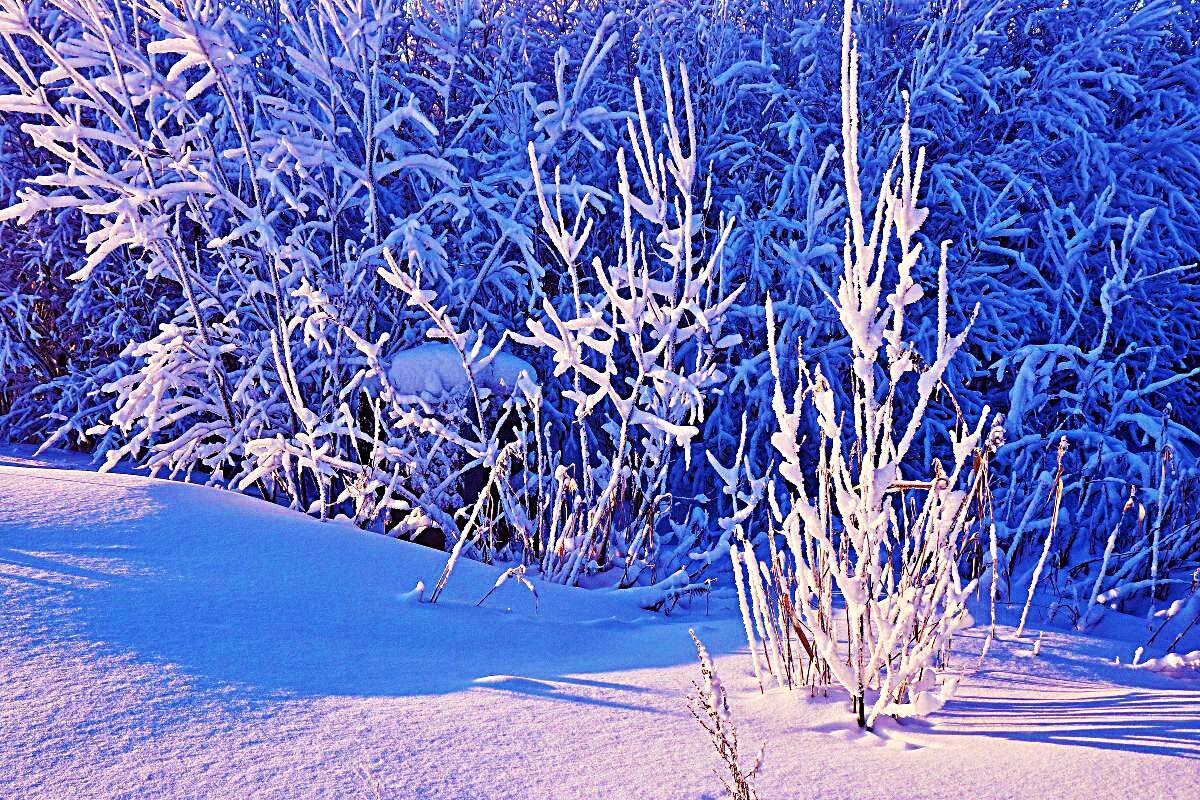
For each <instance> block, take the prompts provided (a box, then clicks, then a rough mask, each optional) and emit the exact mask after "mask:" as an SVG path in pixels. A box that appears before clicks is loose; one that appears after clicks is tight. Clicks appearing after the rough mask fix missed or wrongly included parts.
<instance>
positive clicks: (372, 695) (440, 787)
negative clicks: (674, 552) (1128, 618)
mask: <svg viewBox="0 0 1200 800" xmlns="http://www.w3.org/2000/svg"><path fill="white" fill-rule="evenodd" d="M30 460H37V461H39V462H40V463H39V464H38V465H37V466H7V465H0V797H4V798H10V797H21V798H59V797H88V798H109V797H138V798H141V797H273V798H274V797H304V798H311V797H373V796H379V797H384V798H431V799H432V798H436V799H437V800H455V799H457V798H603V799H604V800H614V798H624V797H637V798H645V799H646V800H650V799H652V798H653V799H657V798H663V799H664V800H679V799H682V798H716V797H718V796H719V791H718V784H717V782H716V779H715V778H714V777H713V775H712V773H711V769H712V767H714V766H715V763H714V761H713V757H712V753H711V751H710V749H709V744H708V742H707V741H706V740H705V739H704V738H703V737H702V736H701V735H698V732H699V729H698V726H697V725H696V723H695V722H694V720H692V719H691V717H690V716H689V715H688V713H687V711H686V708H685V704H684V695H685V693H686V692H687V691H688V690H689V689H690V686H691V681H692V680H693V679H695V678H697V676H698V672H697V669H696V662H695V651H694V649H693V646H692V643H691V640H690V639H689V637H688V634H687V630H688V627H694V628H695V629H696V631H697V634H698V635H699V636H700V637H701V639H702V640H703V641H704V643H705V644H706V645H707V646H708V648H709V649H710V651H712V652H713V654H714V655H716V663H717V667H718V669H719V670H720V673H721V677H722V680H723V683H724V686H725V688H726V690H727V691H728V692H729V695H730V704H731V709H732V711H733V714H734V717H735V719H736V720H737V722H738V725H739V733H740V735H741V737H742V739H743V741H744V746H745V747H746V749H747V750H748V751H752V750H754V749H756V748H757V747H758V745H759V744H761V743H763V742H765V743H766V765H765V767H764V771H763V774H762V776H761V779H760V780H759V791H760V794H761V795H762V797H763V798H765V799H766V800H772V799H775V798H795V797H821V798H842V797H845V798H856V800H865V799H867V798H876V797H878V798H889V800H896V799H897V798H929V797H951V796H962V795H963V793H964V792H969V793H970V796H971V797H972V798H991V797H995V798H1011V797H1023V798H1038V797H1045V798H1075V797H1078V798H1085V797H1086V798H1103V797H1112V796H1115V795H1119V796H1122V797H1129V798H1156V797H1196V796H1200V768H1197V764H1200V683H1197V682H1196V679H1195V675H1194V673H1193V674H1192V676H1191V677H1186V676H1185V677H1182V678H1178V677H1176V678H1172V677H1168V676H1166V675H1162V674H1158V673H1155V672H1153V671H1150V670H1142V669H1133V668H1130V667H1127V666H1123V664H1125V663H1127V662H1128V660H1129V655H1128V654H1130V653H1131V652H1132V650H1133V647H1134V646H1135V645H1134V640H1135V638H1136V634H1131V635H1130V641H1129V642H1124V641H1109V640H1102V639H1097V638H1092V637H1083V636H1078V635H1073V634H1055V633H1051V632H1048V633H1046V634H1045V636H1044V637H1043V639H1042V642H1041V645H1040V647H1039V651H1040V654H1039V655H1038V656H1036V657H1035V656H1034V655H1033V648H1032V638H1031V637H1027V638H1026V639H1025V640H1024V641H1022V642H1014V641H1013V640H1012V638H1011V637H1012V631H1011V629H1002V636H1001V640H1000V641H998V642H997V643H996V644H995V645H993V647H992V649H991V653H990V655H989V656H988V659H987V661H986V662H985V663H984V665H983V668H982V670H981V671H980V672H978V673H977V674H976V675H975V677H974V678H972V679H971V680H970V681H968V682H967V683H966V684H965V685H964V687H963V689H962V690H961V692H960V695H959V697H958V698H957V699H956V700H954V701H953V702H952V703H951V704H950V705H949V706H947V708H946V709H945V710H943V711H942V712H941V713H939V714H938V715H937V716H935V717H934V718H933V719H932V720H931V721H930V722H929V723H921V724H906V725H904V726H902V727H901V726H897V725H895V724H893V723H890V722H889V721H888V720H887V719H886V718H885V719H884V720H882V721H881V722H880V725H879V726H878V731H877V733H875V734H861V733H859V732H858V731H857V730H855V729H854V728H853V727H852V726H853V722H852V720H851V719H850V718H849V715H848V714H847V713H846V709H845V707H844V703H843V702H841V701H840V700H839V701H833V700H825V699H822V698H818V699H815V700H807V699H806V698H805V697H804V696H803V694H802V693H799V692H797V693H792V694H787V693H768V694H767V695H765V696H761V695H759V693H758V690H757V688H756V684H755V681H754V678H753V674H752V672H751V669H750V663H749V658H748V656H747V655H746V653H745V651H744V650H743V649H740V648H742V647H743V644H744V633H743V632H742V630H741V622H740V621H739V619H738V618H737V615H736V611H735V610H733V609H732V608H728V609H726V608H718V606H719V604H717V603H714V608H713V611H712V615H711V616H705V614H704V609H703V607H702V604H701V605H700V606H698V607H697V608H696V609H695V610H693V611H690V612H686V613H685V614H681V615H680V617H673V618H669V619H667V620H663V619H662V618H661V617H656V616H654V615H649V614H643V613H641V612H638V611H636V610H635V609H633V608H632V607H630V606H629V605H628V604H627V603H626V602H625V601H624V600H622V599H620V597H619V596H616V595H613V594H608V593H597V592H591V593H587V592H584V591H582V590H577V589H569V588H565V587H561V586H554V585H539V594H540V612H539V613H538V614H537V615H534V614H533V598H532V596H531V595H530V593H529V592H528V591H527V590H526V589H524V588H522V587H521V586H519V585H517V584H516V583H515V582H513V581H510V582H508V583H506V584H505V585H503V586H502V587H500V589H498V590H497V591H496V592H495V593H494V594H493V595H492V596H491V597H490V598H488V600H487V602H486V603H485V604H484V606H483V607H480V608H475V607H474V604H475V602H476V601H478V600H479V598H481V597H482V596H483V595H484V594H485V593H486V592H487V590H488V589H489V588H490V587H491V586H492V584H493V583H494V582H495V579H496V576H497V574H498V570H497V569H496V568H493V567H489V566H486V565H483V564H479V563H476V562H463V563H461V564H460V565H459V567H458V569H457V570H456V572H455V574H454V577H453V580H452V581H451V582H450V584H449V587H448V588H447V590H446V593H445V595H444V596H443V599H442V601H441V602H440V603H439V604H438V605H436V606H430V605H427V604H413V603H411V602H404V601H403V599H402V598H403V596H404V595H405V594H406V593H407V592H409V591H410V590H411V589H412V588H413V587H414V586H415V585H416V583H417V581H419V580H420V581H424V582H425V584H426V585H427V586H428V585H431V584H432V583H433V581H434V580H436V577H437V575H438V572H439V571H440V569H441V566H442V563H443V560H444V558H445V556H444V554H440V553H436V552H434V551H432V550H427V549H423V548H420V547H418V546H415V545H411V544H408V543H405V542H400V541H396V540H393V539H388V538H385V537H381V536H377V535H372V534H367V533H362V532H359V531H357V530H355V529H354V528H352V527H350V526H344V525H339V524H333V523H324V524H323V523H320V522H317V521H315V520H312V519H311V518H307V517H304V516H302V515H300V514H297V513H293V512H290V511H287V510H284V509H281V508H279V507H276V506H271V505H268V504H266V503H262V502H259V501H256V500H253V499H250V498H247V497H243V496H239V495H234V494H232V493H226V492H221V491H218V490H215V489H207V488H201V487H196V486H190V485H185V484H179V483H169V482H165V481H159V480H152V479H148V478H143V477H138V476H131V475H114V474H107V475H97V474H94V473H90V472H85V471H81V470H79V469H70V468H62V469H48V468H46V467H49V466H51V465H52V464H51V463H50V462H47V461H46V460H45V459H30V458H29V457H28V456H27V454H26V455H21V454H18V455H16V456H14V457H12V458H7V457H6V458H0V463H5V464H13V463H16V462H20V461H26V462H27V461H30ZM681 617H682V618H681ZM1114 627H1115V626H1114ZM983 637H984V632H983V631H981V630H978V629H975V630H971V631H969V632H968V633H967V635H966V636H965V637H963V638H962V640H961V641H962V646H963V648H964V650H966V651H968V652H978V649H979V646H980V644H981V642H982V639H983ZM1191 646H1193V647H1194V645H1191ZM1118 656H1119V657H1120V659H1121V664H1115V663H1114V658H1115V657H1118ZM796 695H798V696H796Z"/></svg>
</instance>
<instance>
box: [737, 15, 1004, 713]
mask: <svg viewBox="0 0 1200 800" xmlns="http://www.w3.org/2000/svg"><path fill="white" fill-rule="evenodd" d="M852 2H853V0H846V10H847V15H846V16H845V18H844V19H845V22H844V27H843V34H842V136H843V148H842V163H843V175H844V181H845V197H846V208H847V217H848V218H847V222H846V238H845V246H844V249H843V272H842V274H841V275H840V276H839V278H838V282H837V289H836V295H835V296H831V297H830V298H829V300H830V302H832V303H833V305H834V308H835V309H836V312H837V315H838V318H839V320H840V321H841V324H842V326H843V328H844V330H845V334H846V336H848V337H849V340H850V356H849V358H848V359H847V361H846V363H845V364H844V365H843V366H842V370H841V371H842V373H843V374H844V376H845V377H844V378H843V377H841V376H839V375H830V376H829V377H826V375H825V373H824V372H823V370H822V368H821V367H820V366H818V365H810V362H809V361H808V359H806V357H805V355H804V353H803V351H801V352H800V353H799V355H798V361H799V373H798V375H797V378H796V381H795V389H794V392H793V395H792V398H791V399H790V400H789V398H788V397H787V393H786V392H785V390H784V385H785V382H786V381H787V380H788V378H787V377H785V373H784V371H783V367H782V366H781V362H780V357H779V343H778V342H777V341H776V339H775V329H776V324H775V316H774V312H773V309H772V306H771V302H770V299H769V298H768V301H767V307H766V314H767V331H768V337H769V338H768V345H769V351H770V360H771V368H772V373H773V375H774V378H775V381H774V385H775V390H774V400H773V408H774V412H775V417H776V420H777V423H778V430H777V432H776V433H775V434H774V435H773V436H772V443H773V445H774V446H775V448H776V450H777V451H778V453H779V456H780V458H781V462H780V467H779V471H780V475H781V476H782V478H783V479H784V480H785V481H786V483H787V485H788V487H789V488H790V498H789V500H788V503H787V506H789V507H787V509H786V513H783V512H782V511H781V510H780V509H781V506H780V505H778V504H776V505H775V507H774V510H775V512H776V517H777V520H776V521H777V522H778V524H779V525H780V526H781V532H782V534H783V538H784V541H785V542H786V548H785V549H784V550H783V553H784V554H785V559H781V558H780V557H779V555H778V554H777V553H776V552H775V550H774V543H773V542H772V552H771V559H770V561H769V562H768V563H767V564H766V566H765V567H760V565H759V563H758V561H757V560H756V558H755V555H754V552H753V550H752V549H751V548H750V547H749V546H746V547H745V548H743V552H742V553H741V554H739V553H737V551H736V549H735V551H734V556H733V558H734V565H735V574H736V575H737V579H738V582H739V590H741V587H740V584H741V573H740V570H739V569H738V568H737V566H738V561H739V557H740V558H744V559H745V562H746V564H747V567H748V569H747V572H746V581H747V583H748V586H749V587H750V592H749V593H750V595H751V596H752V597H753V598H754V603H753V607H754V608H755V610H756V612H757V613H755V614H754V616H753V619H754V621H755V622H756V623H758V627H759V628H760V630H761V631H762V633H764V634H765V635H764V636H763V637H762V638H763V640H764V645H765V649H766V653H765V656H766V659H765V660H766V663H767V665H768V668H769V669H770V670H771V671H772V672H774V673H775V674H776V677H777V678H779V679H783V678H785V677H786V678H787V681H788V683H789V684H792V683H794V682H796V681H795V679H794V677H793V676H792V675H791V674H790V673H787V674H785V668H786V667H785V664H786V662H785V660H784V658H783V656H782V652H783V651H782V650H781V647H780V641H779V640H780V639H781V638H787V639H790V637H791V635H792V627H793V626H792V625H791V624H784V625H776V624H775V623H774V621H773V620H772V619H771V615H770V614H769V610H768V608H767V598H768V592H767V591H766V588H765V587H766V586H767V585H770V584H772V583H774V584H775V586H776V594H777V597H781V596H782V595H784V594H786V595H787V600H788V601H791V602H789V603H788V605H790V606H791V608H793V609H795V611H794V612H793V613H792V614H791V615H790V616H791V617H792V619H794V620H797V621H799V622H802V623H803V629H800V627H799V626H796V627H797V634H798V635H799V636H800V637H801V639H802V641H803V642H804V643H805V645H806V646H807V648H808V649H809V652H810V660H811V661H815V662H816V667H817V669H816V671H815V672H813V673H812V676H813V677H812V678H811V679H810V680H815V679H817V678H819V677H820V674H821V673H822V672H825V673H826V674H828V675H829V676H831V677H832V678H833V680H835V681H836V682H837V683H839V684H841V686H842V687H844V688H845V689H846V691H847V692H848V693H849V694H850V697H851V701H852V707H853V709H854V711H855V712H856V713H857V715H858V722H859V725H861V726H864V727H868V726H870V725H872V724H873V723H874V721H875V719H876V718H877V717H878V716H879V715H880V714H890V715H898V716H908V715H924V714H928V713H930V712H931V711H933V710H936V709H937V708H939V707H940V706H941V705H942V704H943V703H944V702H945V701H946V700H947V699H948V697H949V696H950V695H951V694H952V693H953V690H954V688H955V686H956V684H957V678H956V677H954V676H952V675H949V674H947V672H946V668H947V666H948V664H947V659H948V651H949V646H950V641H951V638H952V637H953V636H954V635H955V634H956V633H957V632H959V631H960V630H962V629H963V628H964V627H966V626H968V625H970V624H971V617H970V615H969V613H968V612H967V600H968V596H969V595H970V593H971V591H972V590H973V588H974V582H973V581H965V580H963V579H962V578H961V577H960V573H959V563H960V560H961V555H962V545H963V541H964V539H965V529H966V525H967V521H968V519H969V518H970V516H971V515H972V514H973V513H976V512H974V511H973V510H972V505H973V504H974V503H976V502H978V500H979V496H980V493H981V491H983V490H984V482H985V481H986V479H987V473H986V470H982V469H980V464H981V461H982V458H981V454H983V453H984V452H985V451H986V452H987V454H988V455H990V454H991V452H992V451H994V449H995V447H996V446H997V442H996V441H995V440H991V441H986V442H985V441H984V440H983V436H984V434H985V432H986V431H987V427H988V421H989V420H988V417H989V414H990V412H988V411H987V410H986V409H985V410H984V412H983V415H982V417H981V418H980V419H979V420H978V421H977V422H974V423H969V422H966V421H963V422H961V423H960V424H959V425H958V426H957V429H956V430H951V431H948V432H947V433H948V435H949V439H950V442H949V444H950V452H951V453H952V460H951V461H950V463H948V464H945V465H943V463H942V462H941V461H939V460H936V459H935V460H934V461H933V462H932V463H930V464H928V466H926V467H924V469H925V470H926V472H925V474H923V475H920V476H919V477H915V478H914V477H913V475H912V473H913V472H914V471H915V469H916V468H915V467H914V463H919V461H918V459H916V458H914V457H913V452H912V448H913V443H914V442H915V441H916V436H917V434H918V432H919V430H920V428H921V426H922V425H923V424H926V410H927V408H928V403H929V400H930V398H931V397H932V395H933V393H934V392H935V391H936V390H938V389H939V388H942V387H943V385H944V380H945V376H946V370H947V367H948V365H949V364H950V361H951V359H952V358H954V356H955V354H956V353H957V352H958V350H959V349H960V348H961V347H962V345H963V342H964V341H965V340H966V338H967V332H968V330H969V328H970V323H969V322H968V323H967V324H966V325H965V326H964V327H963V330H962V331H961V332H959V333H957V334H951V333H950V330H949V328H950V324H951V322H950V314H949V308H948V306H949V297H950V295H949V288H948V276H947V275H948V262H949V254H948V251H949V242H944V243H943V244H942V247H941V254H940V257H941V261H940V267H939V270H938V287H937V293H936V315H937V317H936V319H937V332H938V333H937V345H936V349H935V351H934V352H933V353H930V354H922V353H919V352H918V351H917V350H916V349H915V348H914V346H913V344H912V343H911V342H910V341H909V340H907V339H906V338H905V337H906V335H907V330H906V326H905V322H906V320H907V319H909V318H910V317H911V316H913V315H915V314H917V313H920V312H921V311H923V304H922V299H923V295H924V292H923V289H922V288H921V285H920V284H919V283H918V282H916V280H915V279H914V268H915V266H916V265H917V263H918V261H919V260H920V259H921V256H922V250H923V247H922V244H921V243H920V242H919V241H917V240H916V239H915V236H916V234H917V232H918V231H919V230H920V229H921V227H922V226H923V225H924V224H925V221H926V217H927V216H928V214H929V211H928V209H927V208H924V207H923V206H921V205H919V194H920V191H921V181H922V177H923V175H924V171H925V151H924V150H923V149H922V150H920V151H918V153H917V155H916V158H915V161H914V158H913V154H912V152H911V149H910V144H909V141H910V135H909V129H908V116H907V114H906V115H905V119H904V122H903V123H902V126H901V133H900V148H899V153H898V154H897V157H896V163H895V167H894V168H893V169H889V170H888V171H887V172H886V173H884V176H883V179H882V181H881V183H880V189H879V193H878V197H876V198H875V200H874V202H873V203H871V202H870V200H869V199H868V198H866V197H864V194H863V191H862V188H861V183H860V181H861V178H860V175H861V171H860V167H859V161H858V158H859V152H858V137H859V126H860V116H859V93H858V69H859V61H858V51H857V47H856V45H855V44H854V37H853V33H852V23H851V18H850V15H849V11H850V8H851V4H852ZM872 208H873V209H874V211H873V213H872V211H871V209H872ZM975 313H976V312H973V313H972V317H973V316H974V314H975ZM831 381H844V383H845V385H846V386H847V394H848V395H849V397H850V403H849V404H848V405H845V404H843V403H842V402H841V401H839V399H838V398H837V395H836V394H835V393H834V391H833V389H832V388H831ZM806 414H811V415H812V416H814V417H815V418H816V423H817V426H818V427H819V430H820V435H819V437H818V438H817V439H816V440H815V441H814V442H813V443H812V444H808V445H807V446H809V447H814V446H815V448H816V450H817V454H818V455H817V464H818V466H817V469H816V470H815V474H813V472H812V471H810V470H809V468H808V463H809V460H808V459H805V458H803V457H802V455H801V450H802V449H803V448H804V447H805V446H806V441H805V438H804V436H803V431H802V427H801V420H802V418H803V417H804V416H805V415H806ZM772 538H773V537H772ZM785 570H786V571H787V572H788V573H790V574H789V578H788V579H786V580H785V579H783V578H782V574H783V573H784V572H785ZM773 576H774V577H775V580H774V581H773V580H772V577H773ZM764 578H765V579H766V582H764ZM780 589H782V590H783V591H782V592H780V591H779V590H780ZM835 597H836V598H840V600H841V602H842V607H841V608H836V609H835ZM793 598H794V599H793ZM780 602H783V601H782V600H780ZM743 613H744V614H746V613H747V612H746V607H745V603H743ZM751 627H753V626H752V624H751V621H750V620H747V630H748V631H750V629H751ZM840 631H845V634H846V636H845V641H844V642H843V641H842V640H841V635H840ZM750 644H751V647H752V648H757V646H758V642H757V641H756V637H755V636H754V635H753V634H752V635H751V637H750ZM756 657H757V656H756Z"/></svg>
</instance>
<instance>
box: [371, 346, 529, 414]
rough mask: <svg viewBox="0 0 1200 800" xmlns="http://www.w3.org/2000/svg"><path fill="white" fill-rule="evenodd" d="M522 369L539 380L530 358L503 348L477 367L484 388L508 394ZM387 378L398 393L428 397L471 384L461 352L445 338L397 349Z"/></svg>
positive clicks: (435, 397) (478, 381)
mask: <svg viewBox="0 0 1200 800" xmlns="http://www.w3.org/2000/svg"><path fill="white" fill-rule="evenodd" d="M522 372H524V373H525V374H526V375H527V376H528V377H529V378H530V379H531V380H534V381H536V380H537V372H536V371H535V370H534V368H533V367H532V366H530V364H529V363H528V362H527V361H524V360H522V359H520V358H517V357H516V356H514V355H512V354H511V353H504V352H501V353H497V354H496V355H495V357H494V358H492V359H491V360H490V361H489V362H488V363H487V364H486V365H485V366H483V367H482V368H478V369H477V370H476V372H475V381H476V384H477V385H478V386H479V387H480V388H481V389H482V388H486V389H489V390H491V391H492V392H494V393H495V394H498V395H500V396H502V397H508V396H509V395H511V394H512V393H513V390H514V389H515V388H516V385H517V377H518V376H519V375H520V374H521V373H522ZM388 380H389V381H390V382H391V384H392V388H393V389H394V390H395V391H396V392H397V393H399V394H401V395H409V396H415V397H420V398H422V399H423V400H428V401H435V400H440V399H443V398H445V397H447V396H450V395H463V394H466V392H467V391H468V389H469V388H470V384H469V383H468V380H467V370H466V368H465V367H463V361H462V356H461V355H459V353H458V351H457V350H455V349H454V347H453V346H451V345H449V344H445V343H443V342H426V343H425V344H419V345H417V346H416V347H411V348H409V349H407V350H401V351H400V352H398V353H396V354H395V355H394V356H392V358H391V362H390V364H389V366H388Z"/></svg>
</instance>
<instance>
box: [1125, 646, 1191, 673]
mask: <svg viewBox="0 0 1200 800" xmlns="http://www.w3.org/2000/svg"><path fill="white" fill-rule="evenodd" d="M1137 666H1138V669H1148V670H1150V671H1151V672H1160V673H1162V674H1164V675H1176V676H1186V675H1192V674H1196V673H1198V672H1200V650H1193V651H1192V652H1190V653H1167V654H1166V655H1165V656H1162V657H1161V658H1151V659H1150V660H1148V661H1143V662H1142V663H1141V664H1138V665H1137Z"/></svg>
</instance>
